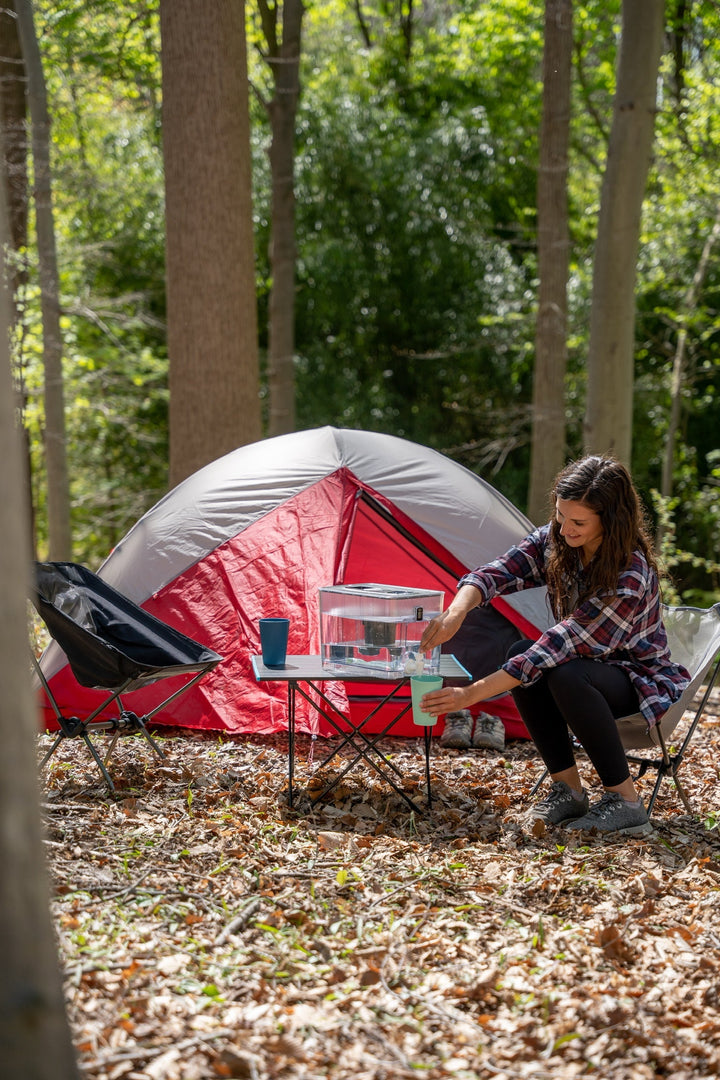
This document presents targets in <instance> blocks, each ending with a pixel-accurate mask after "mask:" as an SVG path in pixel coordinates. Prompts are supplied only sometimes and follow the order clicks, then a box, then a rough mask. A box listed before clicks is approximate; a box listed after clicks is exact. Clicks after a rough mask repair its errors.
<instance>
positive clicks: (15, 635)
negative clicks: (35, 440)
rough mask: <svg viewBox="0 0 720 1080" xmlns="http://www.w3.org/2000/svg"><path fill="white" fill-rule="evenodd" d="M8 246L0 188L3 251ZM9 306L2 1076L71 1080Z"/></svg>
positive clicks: (0, 298)
mask: <svg viewBox="0 0 720 1080" xmlns="http://www.w3.org/2000/svg"><path fill="white" fill-rule="evenodd" d="M9 243H10V230H9V226H8V217H7V207H6V200H5V191H4V189H3V188H2V186H0V250H3V251H4V250H5V247H6V245H9ZM9 329H10V301H9V297H8V294H7V290H6V287H5V285H4V281H3V280H0V460H1V461H2V463H3V467H2V469H0V504H1V505H2V507H3V515H2V530H1V532H2V540H1V541H0V547H1V548H2V554H3V557H2V562H0V577H1V578H2V587H0V685H2V696H1V697H0V738H1V739H2V754H0V867H2V873H0V912H2V918H1V919H0V956H2V963H3V968H2V979H1V980H0V1076H2V1077H7V1078H8V1080H10V1078H12V1080H15V1078H20V1077H22V1080H77V1078H78V1075H79V1074H78V1071H77V1066H76V1062H75V1054H74V1051H73V1047H72V1041H71V1038H70V1031H69V1028H68V1023H67V1019H66V1015H65V1004H64V1000H63V992H62V981H61V977H60V972H59V970H58V962H57V949H56V943H55V939H54V935H53V928H52V922H51V919H50V910H49V887H48V880H47V875H46V871H45V853H44V850H43V842H42V825H41V819H40V810H39V798H38V784H37V763H36V755H35V726H36V723H37V718H36V711H35V708H34V706H33V699H32V690H31V685H30V665H29V663H28V653H27V649H28V641H27V630H26V627H27V596H28V586H29V584H30V567H29V561H30V560H29V536H28V530H27V517H26V515H25V514H24V513H23V510H24V490H23V483H22V471H23V470H22V455H21V450H20V440H19V437H18V431H17V428H16V425H15V412H14V408H13V394H12V388H11V378H10V355H9V348H8V334H9Z"/></svg>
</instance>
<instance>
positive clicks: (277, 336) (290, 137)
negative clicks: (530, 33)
mask: <svg viewBox="0 0 720 1080" xmlns="http://www.w3.org/2000/svg"><path fill="white" fill-rule="evenodd" d="M258 3H259V7H260V14H261V19H262V25H263V32H264V34H265V41H266V44H267V52H266V54H265V59H266V60H267V62H268V64H269V65H270V69H271V71H272V76H273V84H274V95H273V99H272V101H271V102H270V104H269V112H270V126H271V129H272V141H271V145H270V182H271V191H272V194H271V213H270V272H271V275H272V287H271V290H270V312H269V325H268V387H269V396H270V415H269V420H268V434H269V435H282V434H284V433H285V432H288V431H294V430H295V118H296V115H297V106H298V99H299V96H300V43H301V29H302V17H303V13H304V10H305V9H304V7H303V4H302V0H284V2H283V4H282V41H279V40H278V36H277V14H278V9H277V7H274V8H272V9H271V8H269V7H268V5H267V3H266V0H258Z"/></svg>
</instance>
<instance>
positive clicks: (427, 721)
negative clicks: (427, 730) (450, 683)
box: [410, 675, 443, 727]
mask: <svg viewBox="0 0 720 1080" xmlns="http://www.w3.org/2000/svg"><path fill="white" fill-rule="evenodd" d="M442 684H443V681H442V676H441V675H413V676H412V678H411V679H410V693H411V694H412V710H413V721H414V722H415V723H416V724H417V725H418V726H419V727H434V726H435V724H437V722H438V718H437V716H431V715H430V713H426V712H423V710H422V709H421V708H420V702H421V700H422V698H423V697H424V696H425V694H429V693H430V691H431V690H439V689H440V687H441V686H442Z"/></svg>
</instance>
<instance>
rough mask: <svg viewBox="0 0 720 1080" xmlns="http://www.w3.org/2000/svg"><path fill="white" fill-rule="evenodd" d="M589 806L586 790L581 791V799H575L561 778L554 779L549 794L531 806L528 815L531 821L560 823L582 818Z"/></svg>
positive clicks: (551, 823)
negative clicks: (531, 808) (534, 805)
mask: <svg viewBox="0 0 720 1080" xmlns="http://www.w3.org/2000/svg"><path fill="white" fill-rule="evenodd" d="M589 806H590V800H589V799H588V796H587V792H583V797H582V799H576V798H575V796H574V795H573V793H572V789H571V788H570V787H569V786H568V785H567V784H566V783H565V782H564V781H563V780H556V781H555V783H554V784H553V786H552V787H551V788H550V794H549V795H548V796H547V798H545V799H543V801H542V802H540V803H538V804H537V806H536V807H534V808H533V810H532V811H531V814H530V816H531V819H532V820H533V821H544V822H545V824H546V825H560V824H561V823H562V822H563V821H570V820H572V819H573V818H582V817H583V814H587V812H588V808H589Z"/></svg>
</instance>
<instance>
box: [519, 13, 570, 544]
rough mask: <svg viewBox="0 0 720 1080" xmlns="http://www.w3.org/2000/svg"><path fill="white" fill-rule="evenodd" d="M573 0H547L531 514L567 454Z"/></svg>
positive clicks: (538, 517) (537, 512) (540, 516)
mask: <svg viewBox="0 0 720 1080" xmlns="http://www.w3.org/2000/svg"><path fill="white" fill-rule="evenodd" d="M572 47H573V39H572V0H546V3H545V48H544V52H543V115H542V126H541V131H540V170H539V173H538V271H539V279H540V283H539V289H538V315H537V327H536V330H535V374H534V380H533V414H532V416H533V427H532V452H531V457H530V489H529V494H528V517H529V518H530V520H531V521H533V522H535V523H536V524H539V523H540V522H541V521H544V520H545V519H546V518H547V515H548V512H549V509H550V508H549V506H548V493H549V491H550V488H551V485H552V481H553V479H554V477H555V475H556V474H557V472H558V471H559V470H560V468H561V467H562V465H563V463H564V458H565V371H566V368H567V278H568V264H569V257H570V237H569V230H568V203H567V175H568V144H569V141H570V85H571V73H572Z"/></svg>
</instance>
